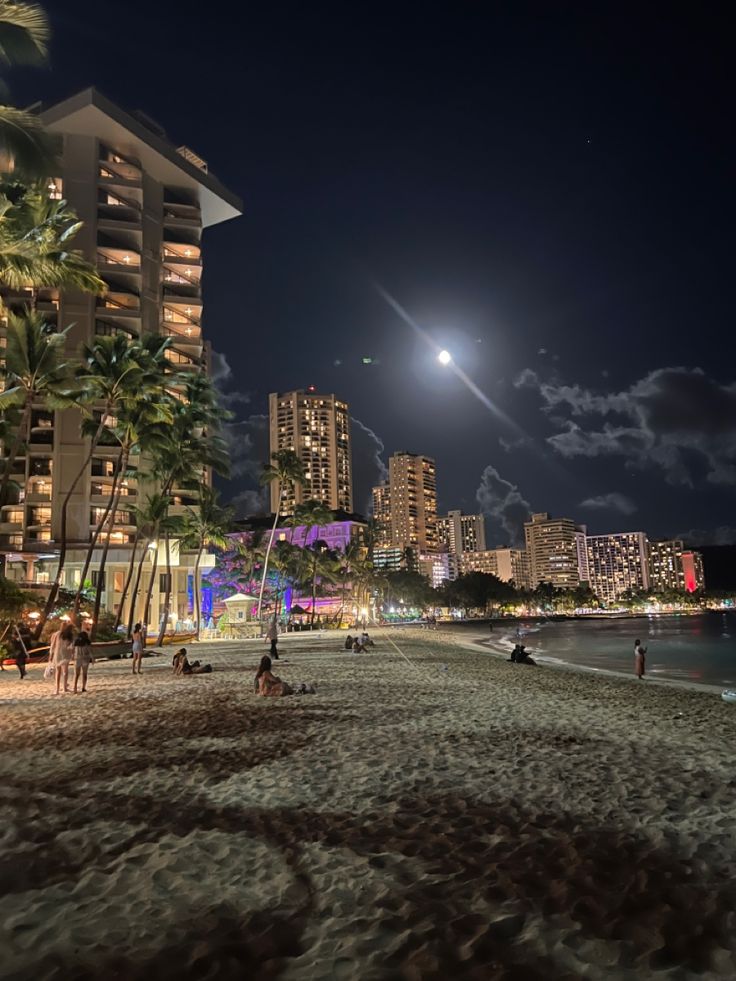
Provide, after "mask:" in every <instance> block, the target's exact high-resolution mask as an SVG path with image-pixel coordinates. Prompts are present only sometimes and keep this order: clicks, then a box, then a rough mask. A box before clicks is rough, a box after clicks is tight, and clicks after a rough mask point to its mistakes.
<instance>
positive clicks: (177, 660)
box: [171, 647, 212, 674]
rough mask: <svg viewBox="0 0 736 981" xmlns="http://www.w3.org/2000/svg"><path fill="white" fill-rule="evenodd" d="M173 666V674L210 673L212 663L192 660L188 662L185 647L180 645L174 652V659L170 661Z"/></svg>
mask: <svg viewBox="0 0 736 981" xmlns="http://www.w3.org/2000/svg"><path fill="white" fill-rule="evenodd" d="M171 663H172V665H173V668H174V674H211V673H212V665H211V664H202V663H201V662H200V661H193V662H192V663H191V664H190V663H189V659H188V658H187V649H186V647H181V648H180V649H179V650H178V651H177V652H176V654H174V659H173V661H172V662H171Z"/></svg>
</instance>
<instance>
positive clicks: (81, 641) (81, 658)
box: [74, 630, 94, 695]
mask: <svg viewBox="0 0 736 981" xmlns="http://www.w3.org/2000/svg"><path fill="white" fill-rule="evenodd" d="M93 662H94V657H93V656H92V644H91V642H90V639H89V634H88V633H87V632H86V631H85V630H82V632H81V633H80V634H79V636H78V637H77V639H76V640H75V641H74V694H75V695H77V694H78V692H77V685H78V684H79V676H80V675H81V676H82V691H87V672H88V671H89V666H90V664H92V663H93Z"/></svg>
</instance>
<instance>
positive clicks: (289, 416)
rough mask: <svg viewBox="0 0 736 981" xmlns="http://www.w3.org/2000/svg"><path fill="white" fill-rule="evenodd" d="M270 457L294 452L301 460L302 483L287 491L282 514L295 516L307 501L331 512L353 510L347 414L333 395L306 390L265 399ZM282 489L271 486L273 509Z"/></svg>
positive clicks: (340, 402)
mask: <svg viewBox="0 0 736 981" xmlns="http://www.w3.org/2000/svg"><path fill="white" fill-rule="evenodd" d="M268 414H269V426H270V446H271V453H276V452H277V451H278V450H293V451H294V452H295V453H296V455H297V456H298V457H299V459H300V460H301V462H302V466H303V467H304V473H305V476H306V480H305V482H304V484H297V485H296V486H295V487H294V486H291V487H287V488H286V494H285V497H284V499H283V500H282V502H281V505H280V507H281V514H293V513H294V508H295V507H296V505H297V504H301V503H302V502H303V501H306V500H308V499H310V498H311V499H314V500H317V501H323V502H324V504H326V506H327V507H328V508H330V509H331V510H333V511H349V512H352V510H353V466H352V454H351V443H350V412H349V409H348V405H347V403H346V402H343V401H342V400H341V399H339V398H337V396H335V395H318V394H317V393H315V392H313V391H312V390H311V389H307V390H306V391H303V390H300V391H296V392H283V393H282V394H277V393H275V392H274V393H272V394H271V395H269V398H268ZM279 493H280V488H279V487H278V485H277V483H276V482H275V481H274V482H273V483H272V484H271V510H272V511H273V512H274V514H275V513H276V511H277V510H278V509H279Z"/></svg>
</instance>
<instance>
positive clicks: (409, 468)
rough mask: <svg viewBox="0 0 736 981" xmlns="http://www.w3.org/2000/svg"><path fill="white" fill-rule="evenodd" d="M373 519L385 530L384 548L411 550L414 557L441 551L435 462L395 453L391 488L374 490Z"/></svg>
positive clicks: (417, 456)
mask: <svg viewBox="0 0 736 981" xmlns="http://www.w3.org/2000/svg"><path fill="white" fill-rule="evenodd" d="M373 516H374V518H376V520H378V521H379V522H380V523H381V525H382V527H383V528H384V531H383V534H382V536H381V545H382V546H384V547H393V548H401V549H404V550H406V549H410V550H411V553H413V555H414V556H415V557H416V556H418V554H419V553H420V552H424V553H426V552H436V551H438V547H439V542H438V537H437V470H436V467H435V462H434V460H433V459H431V458H430V457H428V456H420V455H417V454H414V453H406V452H399V453H394V455H393V456H392V457H391V458H390V460H389V462H388V484H381V485H380V486H379V487H374V488H373ZM415 561H416V559H415Z"/></svg>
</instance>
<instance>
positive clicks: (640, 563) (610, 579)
mask: <svg viewBox="0 0 736 981" xmlns="http://www.w3.org/2000/svg"><path fill="white" fill-rule="evenodd" d="M587 546H588V568H589V572H590V579H589V582H590V588H591V589H592V590H593V592H594V593H595V594H596V596H597V597H598V599H599V600H600V601H601V602H602V603H605V604H606V605H612V604H615V603H616V602H617V601H618V600H620V598H621V597H622V596H623V595H624V593H626V592H628V591H629V590H640V589H649V559H648V553H647V536H646V535H645V534H644V532H643V531H630V532H621V533H619V534H614V535H588V538H587Z"/></svg>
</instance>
